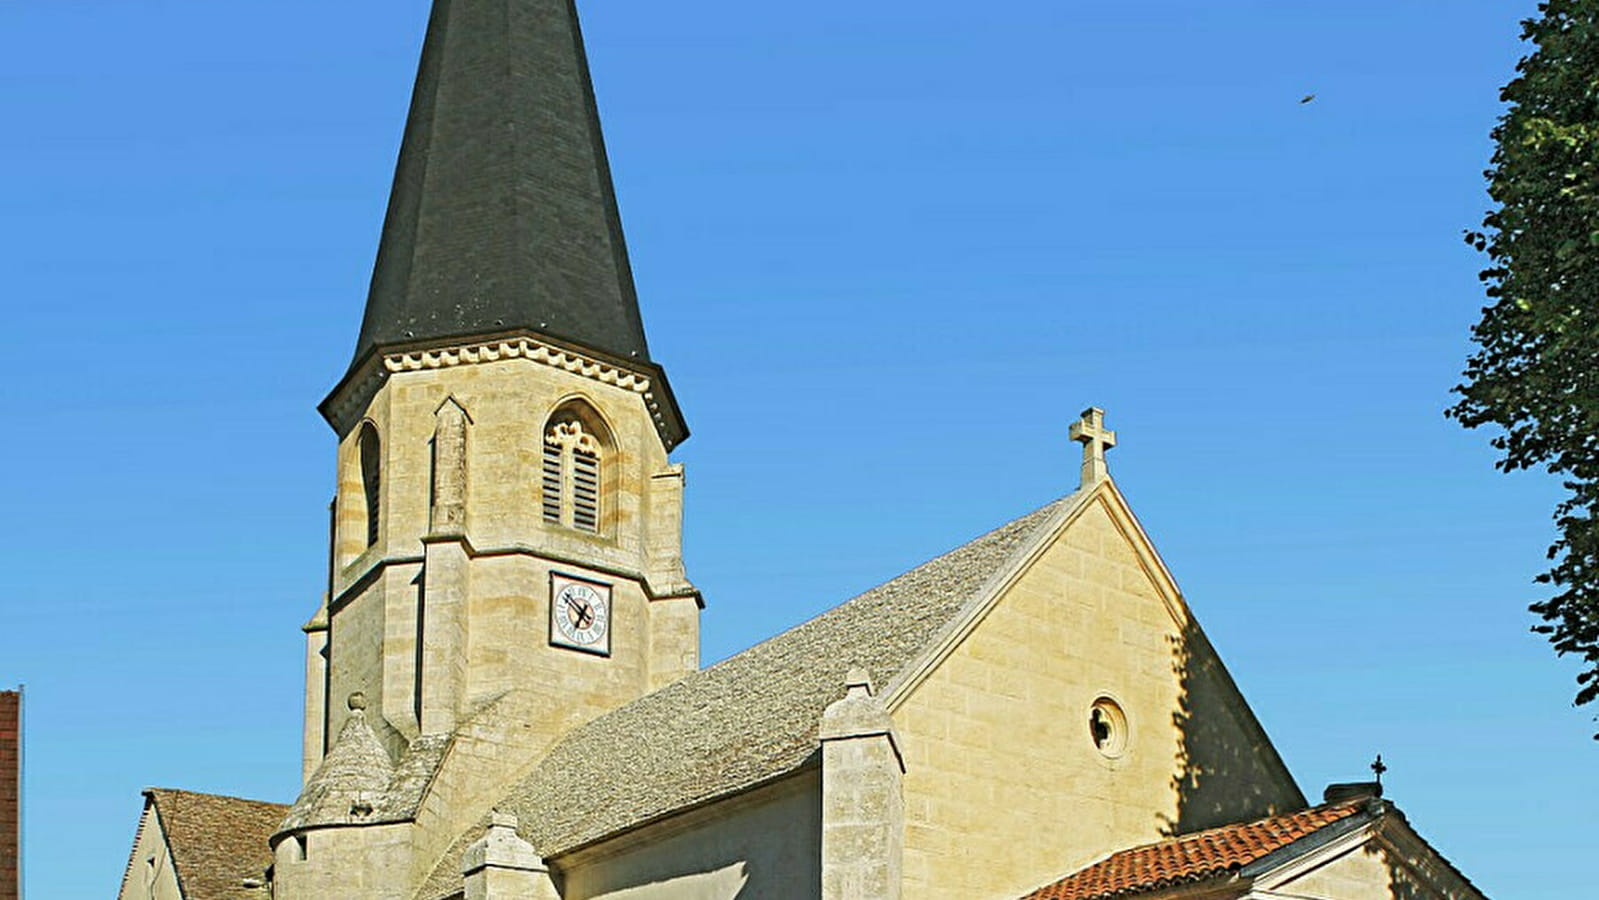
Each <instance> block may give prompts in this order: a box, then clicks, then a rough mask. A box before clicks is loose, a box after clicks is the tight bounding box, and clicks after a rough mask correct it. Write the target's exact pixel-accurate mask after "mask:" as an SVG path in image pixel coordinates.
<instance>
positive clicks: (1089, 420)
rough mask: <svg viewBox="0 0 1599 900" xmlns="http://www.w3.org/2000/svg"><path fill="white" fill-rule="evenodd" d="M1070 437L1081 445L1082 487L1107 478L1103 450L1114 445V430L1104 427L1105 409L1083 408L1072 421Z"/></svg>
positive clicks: (1107, 472) (1108, 471)
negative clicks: (1078, 417) (1080, 413)
mask: <svg viewBox="0 0 1599 900" xmlns="http://www.w3.org/2000/svg"><path fill="white" fill-rule="evenodd" d="M1071 439H1072V440H1074V441H1077V442H1078V443H1080V444H1082V445H1083V487H1088V486H1090V485H1094V484H1098V483H1099V482H1101V481H1104V480H1105V479H1106V478H1109V477H1110V469H1109V468H1107V467H1106V465H1105V451H1107V450H1109V449H1110V448H1112V447H1114V446H1116V432H1114V431H1111V430H1110V429H1108V428H1106V427H1105V411H1104V410H1103V409H1100V408H1099V407H1097V406H1091V407H1089V408H1088V409H1085V410H1083V416H1082V418H1080V419H1078V420H1077V421H1076V422H1073V423H1072V430H1071Z"/></svg>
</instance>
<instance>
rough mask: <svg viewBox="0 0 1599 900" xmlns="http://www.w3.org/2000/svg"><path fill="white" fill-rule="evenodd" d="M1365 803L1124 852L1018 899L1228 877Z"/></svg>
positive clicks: (1053, 899) (1056, 899)
mask: <svg viewBox="0 0 1599 900" xmlns="http://www.w3.org/2000/svg"><path fill="white" fill-rule="evenodd" d="M1368 802H1369V801H1368V800H1364V799H1362V800H1351V801H1348V802H1344V803H1330V804H1324V805H1322V806H1314V807H1311V808H1310V809H1307V810H1304V811H1302V812H1297V813H1289V814H1287V815H1281V816H1273V817H1272V818H1269V819H1262V820H1260V821H1258V822H1247V823H1244V824H1241V825H1226V826H1223V827H1221V828H1212V829H1210V830H1208V831H1196V832H1194V833H1193V834H1188V835H1183V836H1182V837H1178V838H1172V839H1171V840H1166V841H1161V842H1160V843H1158V844H1147V845H1145V846H1142V847H1134V848H1132V849H1131V850H1123V851H1121V852H1119V853H1116V854H1114V855H1112V856H1110V857H1109V858H1107V859H1103V860H1100V861H1099V862H1097V863H1094V864H1093V865H1091V866H1089V867H1088V868H1086V869H1082V870H1080V871H1078V872H1076V873H1074V874H1072V875H1068V876H1067V877H1066V878H1064V879H1062V880H1060V881H1057V882H1055V883H1054V884H1052V885H1049V886H1048V887H1044V888H1039V889H1038V890H1036V891H1034V892H1033V893H1031V894H1028V895H1027V896H1026V897H1024V898H1022V900H1102V898H1108V897H1118V896H1122V895H1126V894H1134V893H1141V892H1143V891H1150V890H1155V889H1157V888H1163V887H1170V886H1172V885H1176V884H1183V883H1186V882H1194V881H1203V880H1205V879H1208V878H1215V877H1217V876H1221V875H1226V874H1228V873H1230V872H1236V871H1238V870H1239V869H1242V868H1243V867H1244V866H1247V865H1249V864H1250V863H1252V862H1255V861H1256V860H1258V859H1260V858H1262V857H1264V856H1266V855H1267V854H1269V853H1272V852H1273V851H1276V850H1281V849H1282V848H1283V847H1286V846H1288V845H1289V844H1292V843H1294V842H1295V841H1297V840H1299V839H1300V838H1304V837H1307V836H1309V835H1311V834H1313V833H1315V832H1317V831H1319V830H1321V829H1323V828H1326V827H1327V826H1328V825H1331V824H1333V823H1334V822H1341V821H1343V820H1344V819H1347V818H1349V817H1350V816H1353V815H1355V814H1356V813H1358V812H1360V811H1361V810H1362V809H1364V808H1365V806H1366V804H1367V803H1368Z"/></svg>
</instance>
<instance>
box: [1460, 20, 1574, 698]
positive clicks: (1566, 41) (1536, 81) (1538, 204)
mask: <svg viewBox="0 0 1599 900" xmlns="http://www.w3.org/2000/svg"><path fill="white" fill-rule="evenodd" d="M1522 29H1523V30H1522V38H1523V40H1525V41H1527V42H1529V43H1531V44H1532V45H1533V49H1532V51H1531V52H1530V53H1529V54H1528V55H1527V56H1526V57H1525V58H1524V59H1522V60H1521V62H1520V63H1519V64H1518V65H1517V67H1516V77H1515V79H1514V80H1513V81H1511V82H1510V84H1508V85H1507V86H1506V87H1505V88H1504V91H1503V92H1502V95H1501V96H1502V99H1503V100H1504V101H1505V103H1506V104H1508V108H1507V110H1506V112H1505V114H1504V115H1503V117H1502V118H1501V119H1500V120H1499V123H1498V125H1497V127H1496V128H1495V129H1494V132H1493V138H1494V141H1495V144H1496V150H1495V152H1494V156H1493V162H1492V165H1491V167H1490V168H1489V170H1488V172H1487V173H1486V174H1487V177H1488V182H1489V194H1490V196H1491V197H1492V199H1493V201H1494V204H1495V205H1496V206H1497V208H1496V209H1494V210H1493V211H1491V212H1490V213H1488V215H1487V217H1486V218H1485V219H1484V221H1483V229H1482V231H1480V232H1471V233H1468V234H1467V240H1468V242H1469V243H1471V244H1472V245H1473V246H1475V247H1476V248H1477V249H1478V250H1480V251H1483V252H1484V253H1486V254H1487V256H1488V259H1489V265H1488V268H1487V269H1485V270H1484V271H1483V272H1482V276H1481V277H1482V281H1483V283H1484V284H1485V285H1486V288H1487V295H1488V299H1489V304H1488V306H1487V307H1486V308H1484V310H1483V317H1482V321H1481V322H1479V323H1478V324H1477V326H1476V327H1475V328H1474V329H1473V332H1472V336H1473V339H1474V340H1475V341H1476V344H1477V349H1476V351H1475V353H1474V355H1473V356H1472V357H1471V358H1470V360H1469V361H1468V363H1467V367H1466V371H1465V373H1464V376H1463V383H1462V384H1461V385H1460V386H1459V387H1457V388H1456V391H1457V392H1458V393H1459V394H1460V396H1461V399H1460V401H1459V402H1458V403H1457V404H1456V405H1455V406H1454V407H1453V408H1451V409H1450V410H1449V414H1450V415H1451V416H1452V417H1454V418H1455V419H1457V420H1459V421H1460V422H1461V423H1462V424H1463V425H1465V426H1466V427H1469V428H1477V427H1481V426H1484V425H1495V426H1498V427H1499V428H1500V429H1502V431H1501V433H1500V434H1499V435H1498V436H1496V437H1495V438H1494V439H1493V445H1494V447H1495V448H1497V449H1499V450H1501V451H1503V453H1504V455H1503V457H1502V458H1501V459H1500V460H1499V462H1498V467H1499V468H1500V469H1502V470H1505V471H1512V470H1517V469H1528V468H1533V467H1537V466H1543V467H1546V468H1547V469H1548V470H1549V471H1551V472H1554V473H1556V474H1559V475H1561V476H1562V477H1563V481H1564V484H1565V487H1566V488H1567V489H1568V490H1569V491H1570V495H1569V497H1567V498H1566V499H1565V500H1564V501H1563V502H1562V503H1561V504H1560V505H1559V506H1558V507H1557V508H1556V510H1555V522H1556V525H1557V527H1558V530H1559V539H1558V540H1557V541H1556V543H1555V545H1554V546H1553V547H1551V548H1550V549H1549V560H1550V563H1551V567H1550V568H1549V570H1548V571H1547V572H1545V573H1544V574H1542V575H1541V576H1539V579H1538V580H1539V581H1540V582H1542V583H1544V584H1547V585H1549V586H1551V588H1552V596H1550V597H1548V598H1547V599H1544V600H1540V601H1539V602H1537V603H1534V604H1533V605H1532V611H1533V612H1535V613H1537V614H1538V615H1539V616H1541V617H1542V619H1543V622H1542V624H1540V625H1538V626H1537V627H1536V628H1535V629H1534V630H1536V631H1538V632H1540V633H1542V634H1545V635H1547V636H1548V637H1549V640H1550V642H1551V643H1552V644H1553V645H1554V648H1555V650H1556V651H1557V652H1558V653H1560V654H1561V655H1567V654H1571V655H1575V656H1578V657H1580V658H1581V659H1582V660H1583V661H1584V662H1585V663H1586V666H1585V668H1584V669H1583V670H1582V671H1581V672H1580V673H1579V675H1578V677H1577V681H1578V691H1577V703H1578V704H1584V703H1591V702H1593V701H1594V700H1595V699H1599V0H1545V2H1543V3H1541V4H1540V5H1539V15H1538V16H1537V17H1536V18H1533V19H1529V20H1527V21H1526V22H1524V23H1522Z"/></svg>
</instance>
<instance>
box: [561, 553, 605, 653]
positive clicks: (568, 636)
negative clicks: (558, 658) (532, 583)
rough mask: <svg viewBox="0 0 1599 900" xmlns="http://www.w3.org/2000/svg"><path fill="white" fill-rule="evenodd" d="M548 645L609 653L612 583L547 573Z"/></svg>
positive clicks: (588, 651)
mask: <svg viewBox="0 0 1599 900" xmlns="http://www.w3.org/2000/svg"><path fill="white" fill-rule="evenodd" d="M550 644H551V645H552V646H556V647H566V648H569V649H572V650H582V651H584V652H587V653H596V654H599V655H600V656H610V655H611V586H610V585H608V584H601V583H599V582H596V581H585V580H583V579H581V578H573V577H572V576H570V575H557V574H554V573H551V575H550Z"/></svg>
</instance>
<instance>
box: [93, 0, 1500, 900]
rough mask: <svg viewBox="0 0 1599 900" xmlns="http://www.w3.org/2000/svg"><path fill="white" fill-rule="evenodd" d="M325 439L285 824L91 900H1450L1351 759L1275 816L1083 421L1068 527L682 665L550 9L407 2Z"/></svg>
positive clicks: (690, 637) (563, 33)
mask: <svg viewBox="0 0 1599 900" xmlns="http://www.w3.org/2000/svg"><path fill="white" fill-rule="evenodd" d="M351 312H352V313H353V309H352V310H351ZM703 349H704V352H709V353H714V352H715V348H714V347H710V348H703ZM320 411H321V413H322V415H323V417H324V418H325V419H326V420H327V422H328V424H329V425H330V426H331V427H332V428H333V430H334V431H335V432H336V434H337V436H338V450H337V457H336V459H335V460H334V461H333V464H334V466H335V467H336V472H337V485H338V487H337V496H336V497H335V499H334V502H333V504H332V507H331V512H330V519H331V521H330V523H329V546H328V575H327V593H326V597H325V599H324V601H323V603H322V605H321V607H320V608H319V609H317V610H315V612H314V615H312V616H311V617H310V619H309V621H307V622H306V623H305V625H304V627H303V630H304V634H305V681H306V689H305V710H304V712H305V715H304V743H303V754H302V759H301V761H300V764H301V767H302V771H303V787H302V789H301V792H300V794H299V796H298V798H296V799H295V800H294V802H293V803H292V804H290V805H280V804H276V803H266V802H258V801H252V800H243V799H239V798H232V797H222V796H214V795H208V794H197V793H192V792H186V791H182V790H170V789H151V790H149V791H146V792H145V795H144V809H143V812H142V814H141V815H140V816H139V819H138V826H137V831H136V833H135V837H134V846H133V849H132V852H131V854H130V856H129V859H128V864H127V868H126V871H125V874H124V877H123V881H122V885H121V890H120V894H119V896H120V897H121V898H122V900H249V898H261V900H265V898H269V897H270V898H277V900H344V898H374V900H452V898H464V900H512V898H517V900H522V898H528V900H734V898H739V900H899V898H906V900H1024V898H1026V900H1099V898H1111V897H1117V898H1134V897H1137V898H1145V897H1147V898H1151V900H1153V898H1160V900H1180V898H1206V900H1212V898H1214V900H1231V898H1260V900H1266V898H1287V897H1295V898H1321V900H1481V898H1482V894H1481V893H1480V892H1479V891H1478V890H1477V889H1476V888H1475V887H1474V886H1473V885H1472V884H1471V882H1470V881H1469V880H1468V878H1467V877H1466V876H1465V875H1464V874H1463V873H1462V872H1461V871H1460V870H1459V869H1458V868H1456V867H1455V866H1454V865H1453V864H1451V863H1450V862H1449V861H1448V860H1446V859H1444V858H1443V857H1442V856H1441V855H1440V854H1439V853H1438V852H1437V851H1436V850H1435V849H1433V848H1432V847H1431V846H1430V845H1429V844H1428V843H1427V842H1426V840H1425V839H1424V838H1423V837H1421V835H1420V834H1419V833H1418V831H1417V830H1416V829H1415V828H1414V827H1413V826H1412V825H1411V824H1410V822H1409V820H1408V819H1407V818H1406V816H1405V815H1404V814H1402V813H1401V812H1400V810H1399V809H1398V808H1397V807H1396V806H1395V805H1394V804H1393V803H1392V802H1391V801H1389V800H1387V799H1385V798H1384V797H1383V796H1382V787H1381V769H1380V761H1379V766H1378V767H1377V768H1378V780H1377V781H1376V782H1374V783H1353V784H1341V785H1333V786H1330V787H1328V788H1327V789H1326V791H1325V792H1318V796H1316V797H1314V798H1307V797H1306V795H1305V794H1304V792H1303V791H1302V790H1301V788H1300V786H1299V785H1298V784H1297V783H1296V782H1295V780H1294V777H1293V775H1292V774H1291V773H1290V771H1289V769H1288V767H1287V765H1286V764H1285V763H1284V761H1283V760H1282V759H1281V758H1280V756H1279V755H1278V753H1277V751H1276V750H1275V749H1274V748H1273V746H1272V743H1271V740H1270V739H1269V738H1268V737H1267V734H1266V732H1265V730H1264V729H1263V728H1262V726H1261V723H1259V722H1258V721H1257V720H1256V718H1255V716H1254V714H1253V713H1252V712H1251V710H1250V707H1249V705H1248V703H1247V702H1246V701H1245V700H1244V697H1243V695H1242V694H1241V693H1240V691H1239V689H1238V687H1237V686H1236V685H1235V684H1234V682H1233V680H1232V678H1231V677H1230V676H1229V675H1228V672H1227V669H1226V667H1225V666H1224V665H1223V664H1222V661H1221V660H1220V659H1219V658H1218V656H1217V654H1216V652H1215V650H1214V649H1213V648H1212V647H1211V645H1210V643H1209V641H1208V640H1207V639H1206V636H1205V633H1204V631H1203V630H1202V629H1201V627H1200V625H1199V623H1198V622H1197V621H1196V620H1195V619H1194V617H1193V615H1192V613H1191V612H1190V610H1189V607H1188V605H1187V602H1186V601H1185V599H1184V597H1183V594H1182V593H1181V591H1180V590H1179V589H1178V587H1177V584H1176V582H1175V580H1174V579H1173V576H1172V574H1171V573H1170V572H1168V570H1167V569H1166V567H1165V565H1164V563H1163V562H1162V560H1161V557H1160V554H1159V553H1158V552H1157V551H1156V549H1155V547H1154V546H1153V545H1152V544H1151V542H1150V539H1149V537H1148V536H1147V535H1146V534H1145V532H1144V530H1143V529H1142V528H1141V527H1140V525H1139V522H1138V519H1137V517H1136V516H1135V515H1134V513H1133V511H1132V508H1131V506H1130V504H1129V501H1128V499H1127V498H1126V497H1124V496H1123V494H1122V493H1121V491H1120V490H1119V489H1118V488H1117V485H1116V482H1115V479H1114V478H1112V477H1111V474H1110V472H1109V469H1108V467H1107V463H1106V451H1108V450H1109V449H1110V448H1112V447H1113V446H1115V443H1116V435H1115V433H1114V432H1112V431H1111V430H1109V428H1108V427H1107V421H1106V416H1105V413H1104V412H1103V411H1102V410H1098V409H1089V410H1088V411H1086V412H1085V413H1084V414H1083V417H1082V418H1081V420H1080V421H1078V422H1077V423H1076V424H1075V425H1074V426H1073V427H1072V431H1071V436H1072V438H1073V439H1074V440H1076V441H1078V442H1080V443H1081V444H1082V445H1083V464H1082V474H1081V484H1080V487H1079V488H1078V490H1076V491H1075V492H1074V493H1072V494H1070V495H1069V496H1066V497H1064V498H1059V499H1054V500H1051V501H1049V502H1042V501H1043V500H1044V499H1047V498H1041V504H1040V506H1039V508H1038V509H1037V510H1036V511H1034V512H1031V513H1029V514H1027V515H1024V516H1022V517H1021V518H1019V519H1016V520H1015V521H1012V522H1009V523H1007V524H1003V525H1000V526H999V527H997V528H994V529H993V530H992V531H989V532H988V533H987V534H984V535H983V536H982V537H979V538H977V539H976V540H973V541H971V542H970V543H967V544H965V545H964V546H961V547H958V548H956V549H954V550H952V551H950V552H948V553H946V554H944V555H943V556H940V557H938V558H936V559H933V560H932V561H930V562H928V563H926V564H924V565H922V566H920V567H919V568H916V569H914V570H912V571H910V572H906V573H904V574H902V575H900V576H898V577H896V578H893V579H892V580H889V581H887V582H886V583H884V584H882V585H881V586H879V587H877V588H874V589H873V590H870V591H868V592H866V593H865V594H862V595H860V596H858V597H855V598H854V599H851V600H848V601H847V602H844V603H843V604H842V605H839V606H837V607H835V608H833V609H832V610H830V611H828V612H826V613H823V614H822V615H820V616H818V617H816V618H815V619H813V620H811V621H809V622H806V623H804V624H802V625H800V626H798V627H796V628H794V629H792V630H790V631H788V632H785V633H783V634H780V635H778V636H776V637H773V638H771V639H770V640H767V641H766V642H764V643H761V644H759V645H757V646H755V647H753V648H751V649H749V650H746V651H744V652H742V653H740V654H737V655H735V656H733V657H732V658H730V659H728V660H726V661H724V662H721V663H719V664H717V665H714V666H711V667H709V668H702V667H701V665H700V656H699V624H700V617H701V615H702V613H704V612H705V603H704V600H703V598H702V597H701V594H700V592H699V590H697V589H696V587H695V585H694V582H693V581H692V580H691V579H690V577H689V573H688V571H687V570H686V568H685V565H684V560H683V555H682V549H681V544H682V522H683V509H684V503H683V498H684V470H683V467H682V466H681V465H678V464H675V463H674V462H673V461H672V457H671V454H672V451H673V450H674V448H676V447H677V446H678V445H680V444H681V443H682V442H683V441H684V440H686V439H687V438H688V435H689V430H688V426H687V424H686V421H685V417H684V414H683V411H682V408H681V407H680V406H679V403H678V398H677V397H676V396H675V395H674V394H673V391H672V388H671V386H670V383H669V381H668V378H667V373H666V371H665V369H664V368H663V367H662V365H661V364H660V363H659V362H657V360H656V357H655V356H654V355H653V354H652V352H651V348H650V347H649V345H648V343H647V341H646V340H645V328H644V323H643V321H642V319H641V316H640V312H639V305H638V301H637V297H636V295H635V289H634V283H633V277H632V274H631V272H630V269H629V262H628V254H627V249H626V244H625V242H624V239H623V234H622V229H621V224H620V218H619V215H618V211H617V201H616V197H615V196H614V191H613V187H612V179H611V174H610V171H609V166H608V162H607V159H606V153H605V148H604V142H603V139H602V137H601V131H600V123H599V116H598V110H597V106H596V103H595V98H594V92H593V88H592V85H591V82H590V78H589V72H588V64H587V62H586V59H585V54H584V46H583V40H582V36H581V32H580V29H579V25H578V20H577V12H576V9H575V5H574V0H435V3H434V7H433V10H432V13H431V17H430V20H429V24H428V31H427V36H426V39H425V43H424V46H423V49H422V57H421V64H420V71H419V73H418V76H417V80H416V85H415V92H414V95H413V99H412V104H411V108H410V115H409V120H408V122H407V125H406V130H405V135H404V139H403V144H402V147H401V151H400V156H399V163H398V171H397V172H396V175H395V178H394V185H393V193H392V196H391V197H390V201H389V207H388V212H387V216H386V219H385V222H384V224H383V231H382V239H381V244H380V248H379V252H378V257H377V262H376V266H375V271H374V273H373V277H372V284H371V290H370V293H369V295H368V298H367V301H366V308H365V313H364V318H363V319H362V324H361V329H360V336H359V339H358V341H357V344H356V347H355V352H354V357H353V360H352V362H351V363H350V366H349V369H348V371H347V373H346V374H345V376H344V377H343V379H342V380H341V381H340V382H339V383H338V385H337V386H336V387H334V388H333V390H332V392H331V393H330V394H329V395H328V397H327V398H326V399H325V400H324V401H323V402H322V404H321V406H320ZM974 530H975V529H974ZM288 624H291V623H286V625H288ZM285 762H286V763H287V761H285ZM1312 800H1315V801H1316V802H1312Z"/></svg>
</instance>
